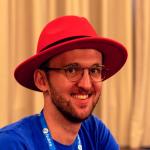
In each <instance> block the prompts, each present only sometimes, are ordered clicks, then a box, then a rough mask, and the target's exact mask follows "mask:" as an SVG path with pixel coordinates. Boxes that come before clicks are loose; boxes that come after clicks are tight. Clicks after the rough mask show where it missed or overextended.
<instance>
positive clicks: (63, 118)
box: [0, 16, 127, 150]
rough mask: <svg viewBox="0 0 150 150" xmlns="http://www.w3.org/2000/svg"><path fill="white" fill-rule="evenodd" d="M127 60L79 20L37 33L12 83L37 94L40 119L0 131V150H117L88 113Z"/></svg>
mask: <svg viewBox="0 0 150 150" xmlns="http://www.w3.org/2000/svg"><path fill="white" fill-rule="evenodd" d="M126 59H127V51H126V49H125V47H124V46H123V45H122V44H120V43H118V42H116V41H114V40H111V39H107V38H103V37H99V36H98V35H97V34H96V32H95V30H94V29H93V27H92V26H91V25H90V23H89V22H88V21H87V20H86V19H85V18H83V17H77V16H63V17H60V18H57V19H55V20H53V21H52V22H50V23H48V24H47V25H46V27H45V28H44V29H43V31H42V32H41V35H40V38H39V41H38V47H37V53H36V54H35V55H33V56H32V57H30V58H29V59H27V60H25V61H24V62H23V63H21V64H20V65H19V66H18V67H17V68H16V70H15V78H16V80H17V81H18V82H19V83H20V84H21V85H23V86H24V87H27V88H29V89H32V90H36V91H41V92H43V97H44V108H43V110H42V111H41V113H40V115H34V116H29V117H27V118H24V119H22V120H21V121H19V122H16V123H14V124H11V125H8V126H6V127H4V128H2V129H1V130H0V149H2V150H11V149H13V150H41V149H42V150H48V149H50V150H53V149H54V150H56V149H59V150H118V149H119V146H118V144H117V143H116V141H115V139H114V138H113V136H112V135H111V133H110V131H109V129H107V127H106V126H105V125H104V124H103V123H102V121H100V120H99V119H98V118H97V117H95V116H93V115H92V111H93V109H94V107H95V105H96V104H97V102H98V100H99V97H100V95H101V89H102V81H104V80H106V79H108V78H109V77H111V76H112V75H114V74H115V73H116V72H117V71H119V69H121V67H122V66H123V65H124V63H125V61H126Z"/></svg>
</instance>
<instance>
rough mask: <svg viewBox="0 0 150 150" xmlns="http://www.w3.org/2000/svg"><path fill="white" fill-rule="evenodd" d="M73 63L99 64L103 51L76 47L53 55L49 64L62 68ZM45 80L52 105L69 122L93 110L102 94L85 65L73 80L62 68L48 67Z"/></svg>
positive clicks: (79, 119)
mask: <svg viewBox="0 0 150 150" xmlns="http://www.w3.org/2000/svg"><path fill="white" fill-rule="evenodd" d="M72 64H78V65H80V66H81V67H83V68H84V67H85V68H86V67H91V66H93V65H95V64H98V65H101V64H102V55H101V53H100V52H98V51H96V50H94V49H86V50H83V49H76V50H72V51H68V52H65V53H62V54H60V55H58V56H56V57H54V58H52V59H51V60H50V62H49V65H48V67H51V68H62V67H64V66H68V65H72ZM48 84H49V93H50V99H51V100H52V103H53V105H54V106H55V108H56V109H57V110H59V112H60V113H61V114H62V115H63V116H64V117H65V118H67V119H68V120H70V121H72V122H81V121H83V120H85V119H86V118H87V117H88V116H89V115H90V114H91V113H92V111H93V109H94V107H95V105H96V104H97V102H98V99H99V97H100V95H101V86H102V82H94V81H93V80H92V79H91V77H90V75H89V72H88V70H87V69H85V70H84V73H83V76H82V77H81V78H80V79H79V80H77V81H75V82H73V81H70V80H68V78H67V77H66V74H65V72H64V71H49V72H48Z"/></svg>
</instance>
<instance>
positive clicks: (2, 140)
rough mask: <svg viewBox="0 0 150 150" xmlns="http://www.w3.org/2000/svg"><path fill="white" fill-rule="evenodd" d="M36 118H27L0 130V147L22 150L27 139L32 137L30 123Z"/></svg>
mask: <svg viewBox="0 0 150 150" xmlns="http://www.w3.org/2000/svg"><path fill="white" fill-rule="evenodd" d="M35 118H36V116H29V117H26V118H23V119H22V120H20V121H17V122H15V123H12V124H9V125H7V126H5V127H3V128H1V129H0V147H1V148H3V149H5V150H7V149H15V148H16V149H20V150H22V149H23V147H25V145H26V143H27V140H26V139H27V137H30V136H32V133H31V129H30V128H31V124H32V123H31V122H32V120H33V119H35Z"/></svg>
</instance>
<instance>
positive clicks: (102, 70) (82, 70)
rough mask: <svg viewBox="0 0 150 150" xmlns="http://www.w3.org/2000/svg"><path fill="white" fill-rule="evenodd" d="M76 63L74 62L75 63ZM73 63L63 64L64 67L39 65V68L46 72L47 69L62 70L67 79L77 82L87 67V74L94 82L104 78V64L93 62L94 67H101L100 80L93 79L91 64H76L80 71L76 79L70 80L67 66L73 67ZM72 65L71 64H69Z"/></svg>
mask: <svg viewBox="0 0 150 150" xmlns="http://www.w3.org/2000/svg"><path fill="white" fill-rule="evenodd" d="M75 64H76V63H75ZM75 64H68V65H67V66H64V67H61V68H53V67H48V66H45V65H44V66H41V67H40V69H42V70H44V71H46V72H48V71H64V73H65V75H66V77H67V79H68V80H69V81H71V82H77V81H79V80H81V79H82V77H83V75H84V70H85V69H87V70H88V73H89V76H90V78H91V79H92V80H93V81H94V82H102V81H103V80H105V74H106V70H107V69H106V68H105V66H104V65H99V64H98V66H96V64H95V67H101V68H102V69H101V80H97V81H96V80H95V79H94V77H93V76H92V75H91V69H94V67H93V66H94V65H92V66H91V67H81V66H80V65H79V64H76V67H78V69H79V71H80V73H79V76H80V77H79V78H78V79H77V80H71V78H69V77H68V75H67V71H66V70H67V68H68V69H69V67H73V65H74V66H75ZM71 65H72V66H71Z"/></svg>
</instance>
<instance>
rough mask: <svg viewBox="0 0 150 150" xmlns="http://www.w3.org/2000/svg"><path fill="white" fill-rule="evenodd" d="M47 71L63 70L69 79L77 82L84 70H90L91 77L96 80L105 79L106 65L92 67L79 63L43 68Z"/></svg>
mask: <svg viewBox="0 0 150 150" xmlns="http://www.w3.org/2000/svg"><path fill="white" fill-rule="evenodd" d="M41 69H43V70H45V71H63V72H64V73H65V75H66V77H67V79H68V80H69V81H72V82H76V81H79V80H80V79H81V78H82V77H83V74H84V70H86V69H87V70H88V72H89V75H90V77H91V79H92V80H93V81H95V82H100V81H103V80H104V79H105V78H104V75H103V71H104V66H103V65H99V64H96V65H93V66H91V67H81V66H80V65H79V64H69V65H67V66H65V67H62V68H50V67H46V66H45V67H44V68H41Z"/></svg>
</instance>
